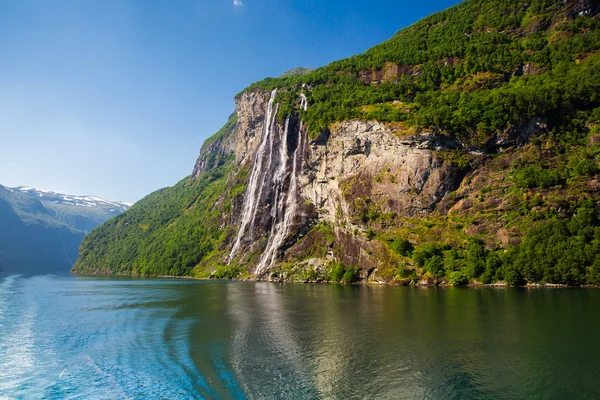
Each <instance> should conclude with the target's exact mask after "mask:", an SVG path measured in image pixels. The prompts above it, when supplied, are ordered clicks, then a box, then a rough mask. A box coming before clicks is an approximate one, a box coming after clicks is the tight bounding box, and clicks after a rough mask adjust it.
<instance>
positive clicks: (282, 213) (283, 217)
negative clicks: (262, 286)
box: [255, 93, 308, 274]
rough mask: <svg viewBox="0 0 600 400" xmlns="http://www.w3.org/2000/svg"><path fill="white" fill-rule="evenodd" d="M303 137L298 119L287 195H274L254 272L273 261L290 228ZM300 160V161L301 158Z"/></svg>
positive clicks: (302, 103)
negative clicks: (267, 230) (269, 222)
mask: <svg viewBox="0 0 600 400" xmlns="http://www.w3.org/2000/svg"><path fill="white" fill-rule="evenodd" d="M307 107H308V101H307V99H306V96H305V95H304V93H301V94H300V108H301V109H303V110H304V111H306V110H307ZM289 119H290V117H289V116H288V117H287V120H286V124H285V133H284V137H285V140H283V141H282V142H283V143H284V145H283V146H284V147H282V150H281V154H282V157H283V154H285V155H286V157H287V133H288V124H289ZM303 139H304V138H303V135H302V120H300V123H299V124H298V135H297V138H296V149H295V150H294V155H293V157H292V172H291V174H290V183H289V187H288V190H287V195H285V193H282V192H281V193H280V195H279V196H277V197H276V199H277V202H276V204H274V205H273V208H272V212H274V220H273V225H272V226H271V234H270V235H269V240H268V242H267V247H266V248H265V251H264V252H263V255H262V257H261V258H260V261H259V263H258V265H257V267H256V271H255V272H256V273H257V274H260V273H262V272H264V271H265V270H266V269H268V268H269V267H271V266H272V265H273V264H274V263H275V260H276V257H277V250H279V249H280V248H281V246H283V244H284V243H285V239H286V238H287V236H288V234H289V233H290V230H291V228H292V224H293V222H294V216H295V215H296V213H297V211H298V196H297V191H298V155H299V154H300V155H302V154H301V152H302V148H303ZM300 162H302V160H301V161H300ZM284 195H285V196H284ZM284 197H285V202H284Z"/></svg>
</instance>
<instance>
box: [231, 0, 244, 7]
mask: <svg viewBox="0 0 600 400" xmlns="http://www.w3.org/2000/svg"><path fill="white" fill-rule="evenodd" d="M233 5H234V6H236V7H242V6H243V5H244V2H243V1H242V0H233Z"/></svg>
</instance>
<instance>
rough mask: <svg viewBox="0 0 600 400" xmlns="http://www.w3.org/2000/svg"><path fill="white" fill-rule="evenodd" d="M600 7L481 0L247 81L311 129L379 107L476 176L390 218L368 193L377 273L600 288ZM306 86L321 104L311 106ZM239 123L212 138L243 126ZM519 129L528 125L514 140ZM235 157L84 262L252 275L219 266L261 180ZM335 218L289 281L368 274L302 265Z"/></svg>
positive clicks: (560, 1) (321, 252) (87, 268)
mask: <svg viewBox="0 0 600 400" xmlns="http://www.w3.org/2000/svg"><path fill="white" fill-rule="evenodd" d="M599 9H600V5H599V4H598V2H597V1H583V0H582V1H578V0H577V1H576V0H569V1H564V0H532V1H529V2H526V1H519V0H503V1H492V0H469V1H465V2H464V3H462V4H460V5H458V6H456V7H453V8H451V9H449V10H447V11H444V12H441V13H438V14H435V15H432V16H430V17H428V18H426V19H424V20H422V21H420V22H418V23H416V24H414V25H413V26H411V27H408V28H406V29H404V30H402V31H400V32H398V33H397V34H396V35H395V36H394V37H393V38H392V39H390V40H388V41H387V42H385V43H382V44H381V45H378V46H376V47H374V48H372V49H370V50H368V51H367V52H365V53H364V54H361V55H358V56H355V57H351V58H349V59H346V60H341V61H338V62H334V63H332V64H330V65H328V66H326V67H323V68H319V69H317V70H314V71H301V72H302V73H289V74H284V75H283V76H282V77H280V78H268V79H265V80H263V81H261V82H257V83H255V84H253V85H251V86H250V87H249V88H247V89H246V90H262V91H266V90H271V89H273V88H278V89H279V91H278V95H277V99H276V100H277V101H278V102H279V105H280V108H279V110H280V112H279V114H278V116H279V118H285V116H286V115H287V114H289V113H293V112H296V113H299V114H300V116H301V118H302V119H303V120H304V121H305V122H306V123H307V126H308V130H309V133H310V135H311V136H312V137H313V138H316V137H320V138H327V133H328V131H329V129H330V127H331V125H332V124H334V123H336V122H340V121H344V120H347V119H363V120H367V119H377V120H379V121H383V122H390V123H394V124H395V125H396V126H400V127H402V130H405V131H406V132H411V133H419V132H424V131H426V132H433V133H436V134H439V135H442V136H443V137H446V138H449V139H452V140H449V141H448V142H449V143H454V144H453V145H452V149H445V150H443V151H439V152H437V153H438V155H439V157H440V158H442V159H444V160H447V161H449V162H451V163H453V164H454V165H455V166H457V167H458V168H460V169H461V170H462V171H464V173H465V175H466V176H465V178H464V180H463V181H462V183H461V185H460V187H459V189H458V190H456V191H454V192H452V193H449V194H448V195H447V196H446V197H445V199H444V200H443V202H442V203H443V204H441V206H440V207H439V208H438V209H437V210H435V212H431V213H429V214H423V215H421V216H419V217H415V218H388V217H390V216H385V215H384V214H383V213H381V212H379V211H378V210H377V209H376V202H372V201H371V200H372V199H362V198H361V199H356V201H357V202H359V201H360V202H361V204H362V203H364V207H360V210H359V211H360V214H359V215H358V214H357V215H356V216H354V217H356V218H355V222H356V223H357V224H360V225H361V228H364V229H363V230H362V231H360V232H359V231H358V230H355V232H354V236H355V237H361V239H362V238H364V240H365V241H366V242H367V244H366V245H365V247H364V249H362V250H365V252H371V254H369V255H372V253H373V251H379V250H381V248H383V249H384V250H386V251H387V253H382V254H383V255H385V256H386V257H387V261H386V263H387V264H386V265H387V266H391V267H386V268H387V269H386V268H383V267H382V268H379V271H378V274H379V275H378V277H379V278H378V279H380V280H383V281H387V282H403V283H408V282H419V281H423V280H425V281H427V282H433V283H440V282H443V281H448V282H450V283H451V284H454V285H464V284H468V283H469V282H472V281H477V282H481V283H495V282H499V281H503V282H506V283H507V284H509V285H521V284H524V283H551V284H558V283H563V284H570V285H581V284H600V278H599V275H600V257H599V255H600V247H599V246H600V223H599V220H600V209H599V206H598V198H599V194H600V183H599V178H600V176H598V172H600V129H599V127H600V20H599V17H598V10H599ZM302 85H307V86H305V88H304V89H302V90H303V92H304V93H305V94H306V95H307V97H308V101H309V108H308V111H301V110H299V109H298V92H299V91H300V90H301V88H302ZM306 87H307V88H306ZM231 121H234V120H233V119H231V120H230V122H229V123H228V125H227V126H226V127H225V128H224V129H223V130H222V131H220V133H218V134H217V135H216V138H213V139H209V140H208V141H207V142H208V143H215V142H216V140H218V139H220V138H221V137H222V135H224V134H225V133H226V132H230V130H231V129H232V124H235V122H231ZM515 131H516V132H520V133H524V134H523V135H522V136H520V138H519V140H517V141H515V140H513V141H512V142H510V141H509V142H503V140H504V138H506V137H511V132H513V133H514V132H515ZM400 134H401V133H400ZM515 136H517V135H514V134H512V137H513V139H514V137H515ZM228 161H230V160H227V161H225V162H224V163H219V165H220V166H219V167H218V168H216V169H213V170H211V171H209V172H206V173H204V174H203V175H201V176H200V177H198V179H191V178H189V179H185V180H183V181H182V182H180V183H179V184H177V185H176V186H174V187H173V188H169V189H164V190H162V191H159V192H156V193H154V194H152V195H150V196H148V197H147V198H146V199H144V200H143V201H141V202H140V203H139V204H137V205H136V206H135V207H133V208H132V209H131V210H130V211H128V212H127V213H125V214H123V215H122V216H120V217H118V218H116V219H113V220H111V221H110V222H109V223H108V224H105V225H104V226H102V227H101V228H99V229H97V230H96V231H94V232H93V233H92V234H91V235H90V236H88V238H86V240H85V241H84V245H83V246H82V251H81V253H80V258H79V261H78V263H77V265H76V266H75V271H76V272H79V273H99V272H100V273H104V272H106V273H116V274H134V275H136V274H138V275H194V276H202V277H208V276H210V275H211V274H212V276H213V277H217V278H239V277H244V276H247V275H248V273H247V270H246V269H244V268H240V266H228V267H223V266H221V267H219V268H217V269H216V271H215V268H214V266H215V265H222V264H223V260H224V257H225V256H226V252H227V248H226V247H227V246H222V245H223V244H227V241H226V239H227V237H226V235H227V228H228V226H227V224H228V223H229V222H231V220H230V219H227V217H225V218H223V217H222V216H223V215H228V213H230V212H231V201H232V199H233V198H235V197H236V195H239V194H240V193H242V192H243V190H244V183H245V180H246V177H247V171H242V172H241V173H239V174H238V175H237V176H236V177H235V179H232V181H235V182H233V184H227V183H226V182H227V179H228V174H229V173H231V172H233V171H234V170H235V167H234V166H233V164H232V163H230V162H228ZM232 176H233V175H232ZM367 200H368V201H367ZM390 221H391V222H390ZM326 228H327V229H325V228H324V226H321V225H319V226H316V227H314V229H313V231H311V233H309V234H308V235H307V236H306V237H307V238H313V240H315V242H314V243H312V244H311V245H310V246H306V247H307V248H309V249H310V250H312V253H311V254H305V253H306V252H304V253H302V256H301V257H297V260H293V261H289V262H286V263H283V264H282V265H280V266H278V267H277V268H276V269H275V270H273V271H272V272H273V274H274V275H275V277H276V278H280V279H284V280H285V279H294V280H305V281H319V280H323V281H335V282H347V283H352V282H355V281H357V280H359V279H360V278H363V279H364V278H365V277H366V276H367V274H366V272H368V271H364V270H363V271H359V270H358V269H357V268H356V267H355V266H354V265H353V264H349V265H344V264H341V263H330V264H329V265H327V266H326V267H321V268H312V267H309V268H307V267H306V265H303V264H302V262H304V261H305V260H308V259H310V258H311V256H315V257H325V255H326V254H327V252H328V251H329V250H330V248H329V247H328V244H329V243H333V242H334V239H335V235H334V234H333V227H326ZM336 228H339V227H336ZM325 231H327V232H325ZM317 239H319V240H317ZM304 240H307V239H304ZM356 240H358V239H356ZM326 244H327V245H326ZM377 245H378V246H379V247H377ZM378 249H379V250H378ZM331 251H332V253H333V254H336V255H337V254H339V253H340V252H341V249H340V248H332V249H331ZM367 254H368V253H367ZM377 254H379V253H377ZM389 260H391V261H389Z"/></svg>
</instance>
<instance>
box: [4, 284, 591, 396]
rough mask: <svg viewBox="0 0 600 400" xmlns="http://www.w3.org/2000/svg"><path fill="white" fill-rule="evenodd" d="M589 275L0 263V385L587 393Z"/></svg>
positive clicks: (59, 391)
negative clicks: (21, 272)
mask: <svg viewBox="0 0 600 400" xmlns="http://www.w3.org/2000/svg"><path fill="white" fill-rule="evenodd" d="M599 309H600V290H595V289H573V290H571V289H490V288H486V289H459V288H443V289H442V288H437V289H432V288H430V289H422V288H406V287H370V286H369V287H367V286H338V285H302V284H284V285H280V284H271V283H243V282H196V281H175V280H136V279H92V278H72V277H68V278H65V277H60V278H59V277H53V276H36V277H23V276H10V277H0V398H26V399H30V398H48V399H54V398H61V399H62V398H81V397H84V398H99V399H102V398H106V399H115V398H168V399H176V398H236V399H238V398H239V399H242V398H251V399H254V398H257V399H258V398H286V399H294V398H298V399H302V398H307V399H308V398H310V399H313V398H340V399H348V398H390V399H400V398H480V399H481V398H494V399H497V398H506V399H514V398H533V397H534V398H556V399H562V398H597V397H598V396H600V379H598V376H599V373H600V367H599V366H598V359H599V357H600V341H599V340H598V338H599V337H600V324H599V322H598V318H597V315H598V314H597V313H598V310H599Z"/></svg>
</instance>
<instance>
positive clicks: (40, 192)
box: [7, 186, 132, 211]
mask: <svg viewBox="0 0 600 400" xmlns="http://www.w3.org/2000/svg"><path fill="white" fill-rule="evenodd" d="M7 189H10V188H7ZM12 189H13V190H15V191H19V192H21V193H23V194H26V195H28V196H30V197H36V198H38V199H39V200H43V201H47V202H50V203H54V204H64V205H69V206H74V207H103V208H106V207H112V208H115V209H120V210H122V211H124V210H127V209H128V208H129V207H131V206H132V204H130V203H124V202H119V201H109V200H105V199H103V198H101V197H98V196H90V195H85V196H74V195H69V194H65V193H60V192H55V191H52V190H46V189H37V188H32V187H29V186H18V187H16V188H12Z"/></svg>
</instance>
